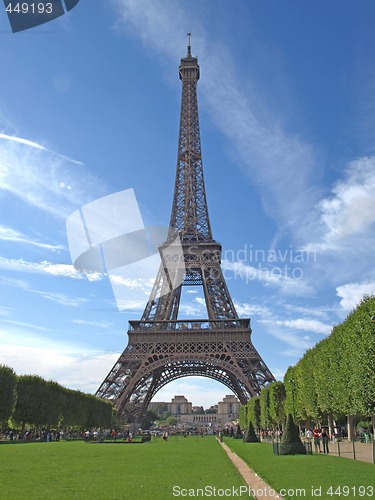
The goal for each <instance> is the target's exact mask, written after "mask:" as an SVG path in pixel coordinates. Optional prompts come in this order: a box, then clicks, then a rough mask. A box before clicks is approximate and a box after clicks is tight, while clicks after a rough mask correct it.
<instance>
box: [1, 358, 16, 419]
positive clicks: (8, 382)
mask: <svg viewBox="0 0 375 500" xmlns="http://www.w3.org/2000/svg"><path fill="white" fill-rule="evenodd" d="M16 387H17V375H16V374H15V373H14V371H13V369H12V368H9V367H8V366H5V365H0V423H1V422H6V421H7V420H8V418H10V417H11V416H12V414H13V411H14V407H15V405H16V401H17V391H16Z"/></svg>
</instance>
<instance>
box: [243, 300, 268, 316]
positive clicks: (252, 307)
mask: <svg viewBox="0 0 375 500" xmlns="http://www.w3.org/2000/svg"><path fill="white" fill-rule="evenodd" d="M234 307H235V308H236V311H237V313H238V315H239V316H246V317H252V316H258V315H259V316H266V317H268V318H269V317H271V316H272V312H271V310H270V309H269V308H268V307H264V306H260V305H257V304H245V303H242V304H240V303H238V302H235V304H234Z"/></svg>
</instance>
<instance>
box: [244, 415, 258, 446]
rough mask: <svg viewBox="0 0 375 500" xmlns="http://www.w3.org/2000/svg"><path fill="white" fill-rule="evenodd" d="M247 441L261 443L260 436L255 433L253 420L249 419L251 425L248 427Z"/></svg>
mask: <svg viewBox="0 0 375 500" xmlns="http://www.w3.org/2000/svg"><path fill="white" fill-rule="evenodd" d="M245 443H259V440H258V437H257V435H256V434H255V429H254V426H253V423H252V421H251V420H250V421H249V425H248V427H247V431H246V434H245Z"/></svg>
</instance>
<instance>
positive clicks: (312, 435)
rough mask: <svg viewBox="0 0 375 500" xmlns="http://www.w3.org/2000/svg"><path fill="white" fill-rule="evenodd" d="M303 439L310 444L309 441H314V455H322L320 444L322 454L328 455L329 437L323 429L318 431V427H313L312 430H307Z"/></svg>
mask: <svg viewBox="0 0 375 500" xmlns="http://www.w3.org/2000/svg"><path fill="white" fill-rule="evenodd" d="M305 437H306V439H307V442H308V443H310V442H311V440H313V441H314V448H315V453H318V452H319V453H322V449H321V444H322V445H323V453H329V447H328V443H329V435H328V433H327V431H326V430H325V429H324V427H323V429H318V427H314V429H313V430H311V429H308V430H307V431H306V434H305Z"/></svg>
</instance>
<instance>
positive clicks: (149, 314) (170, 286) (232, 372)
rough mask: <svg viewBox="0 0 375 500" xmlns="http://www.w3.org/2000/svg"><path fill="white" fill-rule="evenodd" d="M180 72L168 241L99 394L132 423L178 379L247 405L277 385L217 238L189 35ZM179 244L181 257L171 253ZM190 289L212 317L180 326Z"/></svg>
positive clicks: (161, 250)
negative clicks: (199, 380) (185, 290)
mask: <svg viewBox="0 0 375 500" xmlns="http://www.w3.org/2000/svg"><path fill="white" fill-rule="evenodd" d="M179 74H180V79H181V81H182V99H181V115H180V133H179V142H178V157H177V171H176V182H175V190H174V198H173V205H172V214H171V220H170V225H169V234H168V239H167V241H166V242H165V243H164V244H163V245H162V246H161V247H160V248H159V251H160V255H161V259H162V262H161V265H160V269H159V272H158V275H157V277H156V280H155V284H154V287H153V290H152V292H151V295H150V298H149V301H148V302H147V305H146V307H145V310H144V312H143V315H142V318H141V320H140V321H130V328H129V331H128V335H129V343H128V345H127V347H126V348H125V350H124V352H123V353H122V354H121V356H120V358H119V359H118V361H117V363H116V364H115V366H114V367H113V368H112V370H111V371H110V373H109V374H108V376H107V377H106V379H105V380H104V382H103V383H102V384H101V386H100V387H99V389H98V391H97V393H96V395H97V396H100V397H103V398H107V399H110V400H112V401H113V402H114V403H115V404H116V407H117V410H118V413H119V414H124V415H126V416H127V417H128V418H130V419H132V420H137V419H139V418H140V417H141V415H142V414H143V413H144V412H145V411H146V409H147V406H148V405H149V403H150V401H151V399H152V398H153V396H154V395H155V394H156V392H157V391H158V390H159V389H161V387H163V386H164V385H165V384H167V383H168V382H171V381H172V380H175V379H177V378H181V377H187V376H190V375H200V376H204V377H209V378H212V379H215V380H218V381H219V382H222V383H223V384H224V385H226V386H227V387H228V388H229V389H231V390H232V391H233V392H234V393H235V394H236V396H237V397H238V398H239V400H240V401H241V402H242V403H243V404H244V403H246V401H248V399H249V398H251V397H252V396H254V395H257V394H259V392H260V390H261V389H262V387H264V386H266V385H267V384H269V383H270V382H272V381H274V380H275V379H274V377H273V375H272V373H271V372H270V370H269V369H268V368H267V366H266V365H265V363H264V362H263V360H262V358H261V356H260V355H259V353H258V352H257V351H256V349H255V348H254V346H253V344H252V342H251V340H250V335H251V328H250V319H240V318H239V317H238V315H237V312H236V310H235V307H234V304H233V302H232V299H231V296H230V294H229V291H228V288H227V286H226V283H225V279H224V276H223V273H222V269H221V245H220V244H219V243H218V242H217V241H215V240H214V239H213V238H212V232H211V225H210V219H209V216H208V208H207V200H206V191H205V187H204V176H203V165H202V152H201V141H200V132H199V117H198V101H197V81H198V79H199V65H198V59H197V58H196V57H192V55H191V47H190V36H189V42H188V50H187V56H186V57H184V58H182V59H181V64H180V67H179ZM176 238H177V239H176ZM177 240H178V241H179V243H180V244H182V250H183V251H182V252H177V250H176V251H173V248H174V245H176V241H177ZM176 248H177V247H176ZM180 248H181V246H180ZM186 285H188V286H192V285H196V286H202V287H203V292H204V297H205V302H206V308H207V313H208V319H206V320H184V321H178V310H179V305H180V298H181V288H182V286H186Z"/></svg>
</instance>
